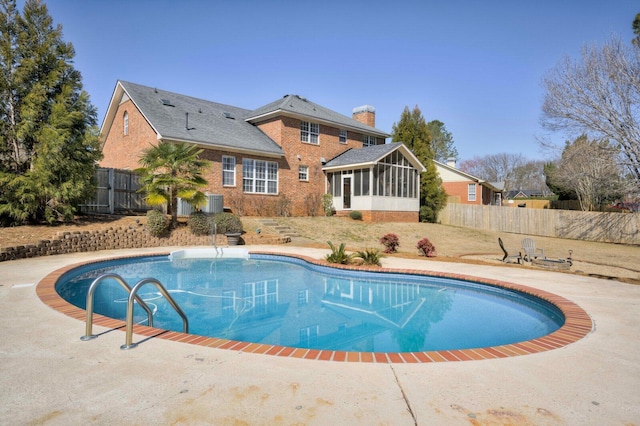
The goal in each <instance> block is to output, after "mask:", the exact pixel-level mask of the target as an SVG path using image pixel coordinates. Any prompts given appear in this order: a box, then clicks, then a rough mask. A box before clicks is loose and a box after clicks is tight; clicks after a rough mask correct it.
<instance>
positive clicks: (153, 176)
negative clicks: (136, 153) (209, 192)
mask: <svg viewBox="0 0 640 426" xmlns="http://www.w3.org/2000/svg"><path fill="white" fill-rule="evenodd" d="M202 151H203V150H202V149H197V147H196V146H195V145H188V144H184V143H170V142H164V141H161V142H160V143H159V144H158V145H156V146H152V147H151V148H148V149H147V150H145V151H144V152H143V153H142V157H140V164H142V166H143V167H141V168H139V169H137V170H136V172H138V173H139V174H140V175H141V176H142V183H143V185H144V186H143V188H142V189H143V190H144V191H145V192H146V193H147V196H146V201H147V204H149V205H152V206H153V205H164V204H166V205H167V212H168V213H169V214H170V215H171V224H172V226H173V227H174V228H175V226H176V225H177V224H178V197H180V198H183V199H185V200H187V201H188V202H189V203H191V204H192V205H194V206H196V207H198V206H201V205H203V204H204V202H205V195H204V194H203V193H202V192H201V191H199V190H198V188H199V187H202V186H205V185H206V184H207V181H206V180H205V179H204V178H203V177H202V173H203V171H204V169H205V167H206V166H207V164H208V162H207V161H206V160H201V159H200V158H198V156H199V155H200V154H201V153H202Z"/></svg>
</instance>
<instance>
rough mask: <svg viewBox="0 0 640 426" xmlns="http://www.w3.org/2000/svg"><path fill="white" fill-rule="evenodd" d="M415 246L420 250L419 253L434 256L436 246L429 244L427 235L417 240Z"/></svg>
mask: <svg viewBox="0 0 640 426" xmlns="http://www.w3.org/2000/svg"><path fill="white" fill-rule="evenodd" d="M416 248H417V249H418V250H420V253H421V254H422V255H423V256H427V257H436V246H434V245H433V244H431V241H429V239H428V238H427V237H425V238H423V239H421V240H420V241H418V244H417V245H416Z"/></svg>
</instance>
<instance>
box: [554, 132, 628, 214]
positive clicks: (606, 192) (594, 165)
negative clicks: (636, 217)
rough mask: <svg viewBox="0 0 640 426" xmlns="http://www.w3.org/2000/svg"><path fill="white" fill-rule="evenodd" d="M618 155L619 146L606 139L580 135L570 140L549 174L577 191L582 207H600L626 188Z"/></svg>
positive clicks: (619, 194) (556, 182)
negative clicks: (617, 159) (613, 147)
mask: <svg viewBox="0 0 640 426" xmlns="http://www.w3.org/2000/svg"><path fill="white" fill-rule="evenodd" d="M616 156H617V150H615V149H612V147H611V146H610V145H609V143H608V142H607V141H593V140H589V139H588V138H587V137H586V136H580V137H579V138H577V139H576V140H575V141H574V142H573V143H567V145H566V146H565V148H564V151H563V152H562V157H561V158H560V159H559V160H558V161H557V163H556V164H557V165H556V167H554V168H553V169H552V170H551V169H549V171H550V173H551V175H550V176H549V178H550V179H551V180H552V181H553V182H554V183H555V184H557V185H558V186H560V187H564V188H570V189H572V190H573V191H575V193H576V195H577V197H578V201H579V202H580V208H581V209H582V210H585V211H592V210H597V209H598V208H599V207H600V206H601V205H602V204H603V203H605V202H611V201H614V200H616V199H618V198H619V197H621V196H622V194H623V192H624V182H623V180H622V179H621V177H620V173H619V171H620V169H619V167H618V165H617V164H616Z"/></svg>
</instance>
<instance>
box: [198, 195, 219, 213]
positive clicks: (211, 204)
mask: <svg viewBox="0 0 640 426" xmlns="http://www.w3.org/2000/svg"><path fill="white" fill-rule="evenodd" d="M223 210H224V207H223V202H222V195H220V194H207V204H206V205H205V206H204V207H203V208H202V211H203V212H205V213H221V212H222V211H223Z"/></svg>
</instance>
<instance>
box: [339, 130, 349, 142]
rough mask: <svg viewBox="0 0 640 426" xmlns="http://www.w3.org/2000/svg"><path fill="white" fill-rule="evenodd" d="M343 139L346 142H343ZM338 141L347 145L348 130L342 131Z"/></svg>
mask: <svg viewBox="0 0 640 426" xmlns="http://www.w3.org/2000/svg"><path fill="white" fill-rule="evenodd" d="M342 138H344V140H342ZM338 140H339V141H340V143H342V144H346V143H347V140H348V135H347V131H346V130H344V129H340V135H339V136H338Z"/></svg>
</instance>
